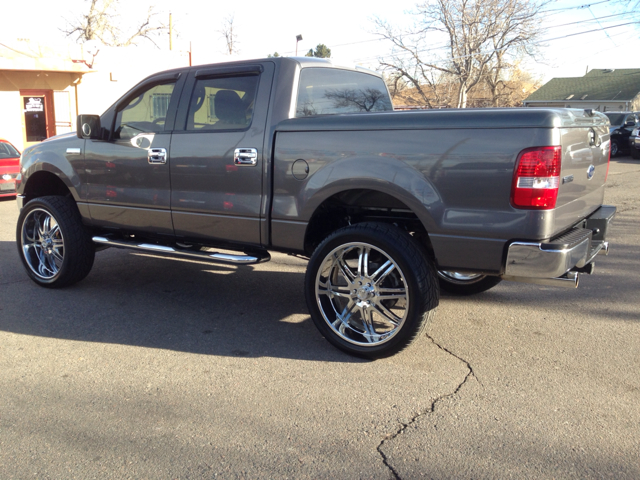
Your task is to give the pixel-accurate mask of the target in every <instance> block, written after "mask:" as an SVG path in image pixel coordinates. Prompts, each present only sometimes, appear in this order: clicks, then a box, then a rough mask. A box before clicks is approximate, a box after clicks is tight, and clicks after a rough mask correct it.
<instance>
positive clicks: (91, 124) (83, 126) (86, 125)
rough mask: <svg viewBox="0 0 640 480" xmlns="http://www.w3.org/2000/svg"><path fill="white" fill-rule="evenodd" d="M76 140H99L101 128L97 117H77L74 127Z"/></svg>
mask: <svg viewBox="0 0 640 480" xmlns="http://www.w3.org/2000/svg"><path fill="white" fill-rule="evenodd" d="M76 134H77V135H78V138H90V139H100V138H102V128H101V126H100V116H99V115H78V121H77V126H76Z"/></svg>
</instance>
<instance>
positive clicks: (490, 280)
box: [438, 270, 502, 295]
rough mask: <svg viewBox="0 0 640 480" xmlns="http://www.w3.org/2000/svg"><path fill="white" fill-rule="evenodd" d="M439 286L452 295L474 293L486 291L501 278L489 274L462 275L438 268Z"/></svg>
mask: <svg viewBox="0 0 640 480" xmlns="http://www.w3.org/2000/svg"><path fill="white" fill-rule="evenodd" d="M438 281H439V282H440V288H441V289H442V290H445V291H446V292H448V293H452V294H454V295H475V294H476V293H482V292H486V291H487V290H489V289H491V288H493V287H495V286H496V285H498V284H499V283H500V282H501V281H502V279H501V278H500V277H493V276H489V275H464V274H459V273H457V272H450V271H444V270H439V271H438Z"/></svg>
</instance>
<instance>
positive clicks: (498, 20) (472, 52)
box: [375, 0, 547, 108]
mask: <svg viewBox="0 0 640 480" xmlns="http://www.w3.org/2000/svg"><path fill="white" fill-rule="evenodd" d="M546 3H547V0H532V1H528V0H428V1H426V2H424V3H421V4H419V5H417V10H416V11H415V12H414V13H413V15H415V17H416V19H417V22H416V28H414V29H413V30H410V31H406V32H399V31H397V29H395V28H394V27H393V26H392V25H390V24H388V23H387V22H385V21H382V20H380V19H377V20H376V21H375V24H376V31H377V33H378V34H380V35H381V36H382V37H383V38H386V39H388V40H389V41H391V42H392V44H393V51H392V54H391V55H390V56H389V57H387V58H383V59H381V60H380V65H381V66H382V67H383V69H385V70H387V71H388V72H389V73H390V75H391V78H394V76H395V77H401V78H402V79H404V80H405V81H406V83H407V85H408V86H411V87H412V88H413V89H415V91H416V92H417V94H418V95H419V96H420V97H421V99H422V101H423V102H424V104H425V105H428V106H430V107H432V106H435V105H434V104H438V105H440V106H442V105H443V104H450V105H451V106H455V107H459V108H464V107H465V106H466V105H467V97H468V95H469V92H471V90H473V89H474V88H475V87H476V85H478V83H480V82H482V81H484V80H485V79H486V78H487V77H488V76H490V75H493V78H494V82H497V81H498V80H499V79H500V76H501V72H502V71H503V70H504V69H505V68H508V67H509V66H510V65H511V64H510V62H509V61H508V59H510V58H511V57H513V56H514V55H517V54H520V55H522V54H530V53H533V44H534V41H535V39H536V38H537V37H538V36H539V34H540V33H541V32H540V29H539V25H540V22H539V17H540V13H541V8H542V6H544V5H545V4H546ZM434 37H436V38H442V39H443V40H444V45H443V46H441V47H438V46H435V45H433V44H431V45H430V44H427V38H429V39H431V40H433V38H434ZM439 52H445V53H444V54H440V53H439ZM450 79H455V82H456V83H457V91H456V94H455V96H453V97H450V98H443V95H444V94H445V93H446V89H443V88H442V86H443V85H444V84H446V83H448V81H449V80H450Z"/></svg>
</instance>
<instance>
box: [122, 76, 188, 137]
mask: <svg viewBox="0 0 640 480" xmlns="http://www.w3.org/2000/svg"><path fill="white" fill-rule="evenodd" d="M174 87H175V83H167V84H162V85H155V86H153V87H151V88H149V89H147V90H145V91H144V92H141V93H140V94H139V95H138V96H136V97H135V98H133V99H132V100H131V101H130V102H129V103H128V104H127V105H126V106H125V107H124V108H122V109H120V110H119V111H118V113H117V115H116V124H115V128H114V137H115V138H120V139H125V140H126V139H131V138H133V137H135V136H136V135H138V134H140V133H158V132H162V131H163V130H164V123H165V119H166V117H167V110H168V109H169V101H170V100H171V94H172V93H173V89H174Z"/></svg>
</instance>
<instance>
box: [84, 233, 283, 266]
mask: <svg viewBox="0 0 640 480" xmlns="http://www.w3.org/2000/svg"><path fill="white" fill-rule="evenodd" d="M92 240H93V241H94V243H97V244H99V245H105V246H107V247H117V248H131V249H134V250H142V251H145V252H149V253H156V254H160V255H168V256H176V257H185V258H191V259H193V260H204V261H208V262H215V263H233V264H236V265H251V264H254V263H263V262H268V261H269V260H271V255H269V253H268V252H264V253H259V254H256V255H231V254H228V253H219V252H200V251H193V252H190V251H188V250H178V249H175V248H173V247H167V246H165V245H154V244H153V243H137V242H127V241H124V240H114V239H112V238H107V237H93V238H92Z"/></svg>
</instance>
